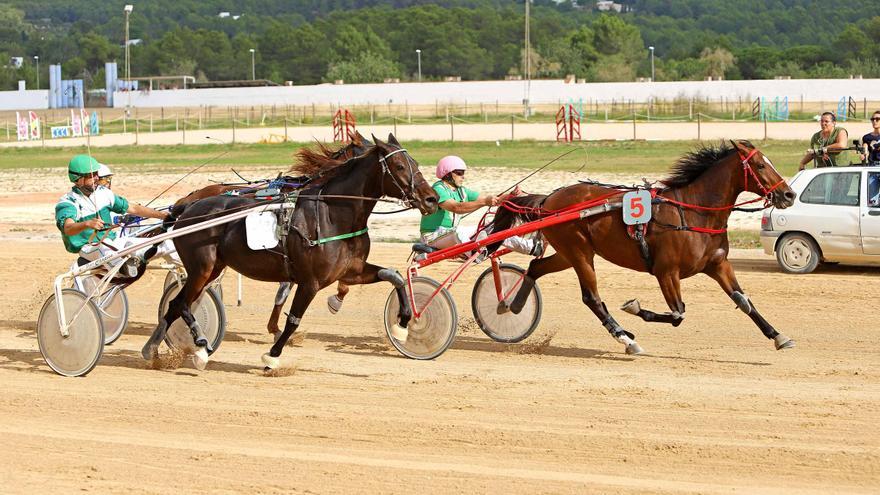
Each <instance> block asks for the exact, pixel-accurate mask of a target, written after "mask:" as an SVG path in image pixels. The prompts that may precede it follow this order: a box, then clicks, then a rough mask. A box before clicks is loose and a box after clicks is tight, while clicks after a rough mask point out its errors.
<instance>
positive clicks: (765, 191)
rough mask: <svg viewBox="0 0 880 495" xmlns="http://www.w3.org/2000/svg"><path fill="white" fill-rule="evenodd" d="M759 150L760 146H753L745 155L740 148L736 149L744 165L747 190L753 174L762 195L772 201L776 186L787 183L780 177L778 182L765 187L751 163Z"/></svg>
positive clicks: (744, 179)
mask: <svg viewBox="0 0 880 495" xmlns="http://www.w3.org/2000/svg"><path fill="white" fill-rule="evenodd" d="M757 152H758V148H753V149H752V151H750V152H749V154H748V155H746V156H743V154H742V152H741V151H740V150H739V149H737V150H736V153H737V154H738V155H739V158H740V162H741V163H742V166H743V188H744V189H745V190H746V191H748V189H749V176H751V177H752V179H753V180H754V181H755V184H757V185H758V189H759V190H760V191H761V195H762V196H763V197H764V200H765V201H771V198H772V197H773V191H775V190H776V188H778V187H779V186H781V185H782V184H783V183H785V179H782V178H780V179H779V182H777V183H776V184H773V185H772V186H770V187H769V188H768V187H765V186H764V184H763V183H762V182H761V180H760V179H759V178H758V174H757V173H755V170H754V169H753V168H752V166H751V164H750V163H749V162H750V161H751V159H752V157H753V156H755V154H756V153H757ZM765 205H766V203H765Z"/></svg>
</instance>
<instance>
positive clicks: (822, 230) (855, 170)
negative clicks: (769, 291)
mask: <svg viewBox="0 0 880 495" xmlns="http://www.w3.org/2000/svg"><path fill="white" fill-rule="evenodd" d="M789 185H790V186H791V188H792V189H793V190H794V192H796V193H797V199H795V202H794V205H792V206H791V207H790V208H786V209H784V210H780V209H778V208H774V207H771V208H768V209H766V210H764V214H763V216H762V218H761V244H762V245H763V246H764V252H765V253H767V254H770V255H772V254H773V253H774V252H775V253H776V260H777V261H778V262H779V266H781V267H782V270H783V271H785V272H788V273H810V272H812V271H813V270H815V269H816V267H817V266H818V265H819V263H820V262H824V263H838V262H843V263H853V264H872V263H877V262H880V167H864V166H860V167H825V168H814V169H808V170H803V171H801V172H798V174H797V175H795V176H794V178H792V180H791V181H789Z"/></svg>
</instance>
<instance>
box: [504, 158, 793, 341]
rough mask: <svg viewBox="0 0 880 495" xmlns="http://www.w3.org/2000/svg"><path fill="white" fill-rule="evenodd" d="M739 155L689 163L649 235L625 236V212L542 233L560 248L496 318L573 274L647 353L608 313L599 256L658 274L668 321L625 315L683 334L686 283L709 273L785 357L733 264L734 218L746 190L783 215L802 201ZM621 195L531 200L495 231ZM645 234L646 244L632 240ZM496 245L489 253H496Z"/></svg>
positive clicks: (671, 182)
mask: <svg viewBox="0 0 880 495" xmlns="http://www.w3.org/2000/svg"><path fill="white" fill-rule="evenodd" d="M731 143H732V144H733V147H729V146H726V144H724V143H722V145H721V146H720V147H718V148H714V147H702V148H700V149H698V150H696V151H694V152H692V153H689V154H687V155H685V156H684V157H682V158H681V159H680V160H679V161H678V163H677V164H676V166H675V167H674V169H673V171H672V175H671V177H670V178H668V179H666V180H665V181H663V183H664V184H665V185H666V187H665V188H662V189H659V190H655V191H654V194H655V199H654V200H653V202H652V207H651V211H652V219H651V222H650V223H648V224H647V226H646V228H645V230H644V231H642V230H639V231H635V230H633V229H629V230H628V229H627V226H626V225H625V224H624V221H623V216H622V214H621V211H620V210H619V209H614V210H611V211H609V212H606V213H601V214H598V215H596V216H591V217H588V218H584V219H581V220H575V221H572V222H567V223H562V224H558V225H555V226H552V227H548V228H546V229H543V231H542V232H543V233H544V236H545V237H546V239H547V240H548V241H549V242H550V244H551V245H552V246H553V247H554V248H555V249H556V253H555V254H553V255H552V256H549V257H546V258H537V259H534V260H533V261H532V262H531V264H530V265H529V269H528V270H527V272H526V277H525V280H524V282H523V284H522V286H521V287H520V289H519V291H518V293H517V294H516V296H515V297H514V299H513V302H512V303H509V304H508V303H507V302H502V303H501V304H499V308H498V311H499V312H505V311H513V312H514V313H519V311H521V310H522V308H523V305H524V304H525V302H526V298H527V297H528V295H529V294H530V291H531V288H532V287H533V286H534V284H535V281H536V280H537V279H538V278H540V277H542V276H544V275H546V274H548V273H553V272H558V271H560V270H564V269H566V268H569V267H574V270H575V272H576V273H577V276H578V280H579V282H580V286H581V296H582V300H583V302H584V303H585V304H586V305H587V306H588V307H589V308H590V310H592V311H593V313H594V314H595V315H596V317H598V318H599V320H600V321H601V322H602V325H603V326H604V327H605V328H606V329H607V330H608V332H609V333H610V334H611V335H612V336H613V337H614V338H615V339H616V340H618V341H619V342H621V343H622V344H624V345H625V346H626V352H627V354H639V353H640V352H642V350H641V347H640V346H639V345H638V344H637V343H636V342H635V340H634V339H635V337H634V335H633V334H632V333H630V332H627V331H626V330H624V329H623V328H621V326H620V325H619V324H618V323H617V321H615V320H614V317H613V316H611V315H610V314H609V313H608V309H607V308H606V306H605V303H603V302H602V300H601V299H600V297H599V293H598V291H597V288H596V272H595V269H594V267H593V258H594V256H595V255H596V254H598V255H599V256H601V257H603V258H605V259H606V260H608V261H610V262H612V263H614V264H616V265H619V266H622V267H625V268H629V269H631V270H636V271H642V272H650V273H651V274H653V275H654V276H655V277H657V281H658V282H659V284H660V290H661V291H662V292H663V296H664V298H665V299H666V304H667V305H668V306H669V309H670V310H671V312H670V313H662V314H660V313H654V312H652V311H648V310H645V309H642V308H641V307H640V306H639V303H638V301H637V300H631V301H629V302H627V303H626V304H624V306H623V308H621V309H623V310H624V311H626V312H628V313H631V314H635V315H638V316H640V317H641V318H642V319H643V320H645V321H655V322H663V323H670V324H672V325H674V326H678V325H679V324H680V323H681V321H682V320H683V319H684V312H685V307H684V302H683V301H682V299H681V288H680V283H679V281H680V280H681V279H684V278H688V277H691V276H693V275H696V274H698V273H705V274H706V275H708V276H709V277H711V278H712V279H714V280H715V281H716V282H718V284H719V285H721V288H722V289H723V290H724V292H725V293H727V295H728V296H729V297H730V298H731V299H733V301H734V302H735V303H736V305H737V307H738V308H739V309H740V310H742V311H743V312H744V313H746V314H747V315H748V316H749V317H750V318H751V319H752V321H753V322H755V324H756V325H757V326H758V328H760V329H761V332H763V334H764V335H765V336H766V337H767V338H768V339H771V340H773V341H774V343H775V346H776V348H777V349H784V348H788V347H792V346H793V345H794V342H793V341H792V340H790V339H789V338H788V337H785V336H784V335H782V334H780V333H779V332H777V331H776V330H775V329H774V328H773V326H772V325H770V323H768V322H767V320H765V319H764V318H763V317H762V316H761V315H760V314H759V313H758V310H757V309H755V307H754V305H753V304H752V303H751V301H749V298H748V296H746V295H745V293H744V292H743V289H742V288H741V287H740V285H739V283H738V282H737V281H736V276H735V275H734V273H733V267H732V266H731V264H730V262H729V261H728V260H727V253H728V249H729V246H728V239H727V234H726V227H727V219H728V217H729V216H730V212H731V210H732V207H733V205H734V203H735V201H736V198H737V196H739V194H740V193H741V192H743V191H748V192H752V193H755V194H759V195H761V196H764V197H765V199H766V200H767V201H769V202H771V203H772V204H773V205H774V206H776V207H777V208H787V207H789V206H791V205H792V204H793V203H794V198H795V193H794V191H792V190H791V188H790V187H789V186H788V184H786V183H785V181H784V180H783V178H782V177H781V176H780V175H779V173H778V172H777V171H776V169H775V168H774V167H773V164H772V163H771V162H770V160H769V159H768V158H767V157H766V156H764V154H763V153H761V152H760V151H758V149H757V148H755V147H754V146H752V144H751V143H749V142H747V141H739V142H733V141H731ZM623 192H624V191H621V190H619V189H616V188H609V187H603V186H599V185H596V184H576V185H573V186H568V187H563V188H561V189H558V190H556V191H554V192H553V193H552V194H550V195H549V196H548V195H529V196H521V197H519V198H515V199H512V200H511V202H512V203H514V204H515V205H517V207H514V209H518V212H516V213H515V212H513V211H510V210H509V209H504V208H501V209H499V212H498V214H497V215H496V217H495V220H494V222H495V227H494V231H495V232H500V231H501V230H503V229H507V228H509V227H511V226H512V225H513V223H514V221H516V220H535V219H537V218H540V216H541V215H542V214H544V213H546V212H551V211H559V210H564V209H566V208H567V207H571V206H572V205H576V204H579V203H584V202H589V201H590V200H591V199H595V198H601V197H608V196H609V195H610V196H611V197H613V196H616V195H617V194H622V193H623ZM640 234H644V235H643V239H644V241H645V242H644V245H643V244H642V243H641V242H639V241H637V240H634V238H636V239H637V238H638V237H639V235H640ZM497 246H498V244H495V245H493V246H490V248H489V249H490V250H493V251H494V249H497Z"/></svg>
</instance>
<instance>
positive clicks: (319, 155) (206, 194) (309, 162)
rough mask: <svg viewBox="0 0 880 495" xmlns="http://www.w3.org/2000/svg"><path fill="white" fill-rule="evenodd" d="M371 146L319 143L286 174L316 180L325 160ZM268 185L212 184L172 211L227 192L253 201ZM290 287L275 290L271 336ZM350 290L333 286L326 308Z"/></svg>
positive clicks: (333, 308)
mask: <svg viewBox="0 0 880 495" xmlns="http://www.w3.org/2000/svg"><path fill="white" fill-rule="evenodd" d="M371 146H373V143H372V142H371V141H370V140H369V139H367V138H365V137H364V136H363V135H361V133H360V132H355V134H354V136H352V138H351V142H350V143H348V144H347V145H345V146H343V147H341V148H339V149H337V150H333V149H330V148H328V147H327V146H325V145H324V144H322V143H318V151H317V152H313V151H311V150H308V149H302V150H300V151H298V152H297V154H296V156H297V158H298V160H299V162H300V165H299V166H298V167H297V169H290V170H288V171H287V172H285V173H293V172H300V173H302V174H304V175H305V176H306V177H307V178H308V177H310V176H318V175H320V174H321V173H322V168H323V167H325V166H326V165H325V163H324V162H323V161H322V160H323V159H324V158H331V159H333V160H342V161H345V160H348V159H349V158H353V157H355V156H357V155H360V154H361V153H364V152H365V151H366V150H367V149H368V148H369V147H371ZM291 179H294V180H292V181H284V182H286V183H288V184H292V185H297V184H298V182H299V181H297V180H296V178H291ZM269 182H270V181H268V180H266V181H260V182H258V183H256V184H211V185H210V186H205V187H203V188H201V189H196V190H195V191H193V192H191V193H189V194H187V195H186V196H184V197H182V198H180V199H178V200H177V201H176V202H175V203H174V206H173V207H172V209H173V210H174V211H177V212H180V211H182V209H183V208H185V207H186V205H189V204H191V203H194V202H196V201H198V200H200V199H204V198H210V197H212V196H219V195H221V194H225V193H228V192H238V193H239V194H241V195H244V196H250V197H253V195H254V194H255V193H256V191H258V190H260V189H264V188H266V187H267V186H268V184H269ZM291 190H293V187H285V188H282V191H283V192H290V191H291ZM290 289H291V284H290V282H281V284H279V287H278V291H277V292H276V294H275V305H274V306H273V308H272V314H271V315H269V321H268V322H267V323H266V330H268V331H269V333H270V334H273V335H275V336H276V337H278V336H279V335H280V334H281V330H280V329H279V328H278V319H279V318H280V317H281V311H282V309H284V303H285V302H286V301H287V297H288V296H289V295H290ZM349 290H350V289H349V287H348V286H347V285H345V284H344V283H343V282H339V283H338V284H336V294H333V295H331V296H328V297H327V307H328V309H329V310H330V312H331V313H334V314H335V313H337V312H338V311H339V309H340V308H341V307H342V302H343V300H344V299H345V296H346V295H347V294H348V292H349Z"/></svg>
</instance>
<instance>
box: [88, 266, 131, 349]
mask: <svg viewBox="0 0 880 495" xmlns="http://www.w3.org/2000/svg"><path fill="white" fill-rule="evenodd" d="M100 283H101V279H100V278H98V277H96V276H94V275H88V276H86V277H82V278H81V279H80V280H78V285H79V286H80V288H81V290H82V292H84V293H85V294H92V293H93V292H95V289H97V288H98V285H99V284H100ZM92 301H94V302H95V306H97V307H98V312H99V313H100V314H101V321H103V322H104V345H110V344H112V343H113V342H116V341H117V340H118V339H119V337H121V336H122V332H124V331H125V327H127V326H128V296H127V295H126V294H125V290H124V289H122V288H121V287H119V286H117V285H110V286H109V287H107V288H106V289H105V290H104V292H103V293H101V294H97V295H95V297H93V298H92Z"/></svg>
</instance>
